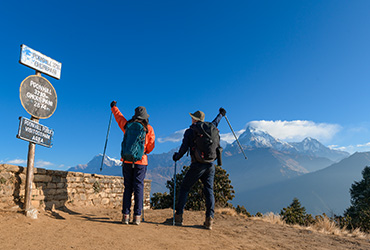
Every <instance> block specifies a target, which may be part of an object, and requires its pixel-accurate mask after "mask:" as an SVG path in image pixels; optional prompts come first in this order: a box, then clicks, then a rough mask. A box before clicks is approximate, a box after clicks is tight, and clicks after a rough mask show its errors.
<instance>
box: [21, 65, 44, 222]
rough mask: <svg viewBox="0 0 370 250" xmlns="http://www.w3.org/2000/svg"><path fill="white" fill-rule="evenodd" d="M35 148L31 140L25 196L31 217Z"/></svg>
mask: <svg viewBox="0 0 370 250" xmlns="http://www.w3.org/2000/svg"><path fill="white" fill-rule="evenodd" d="M36 75H37V76H41V73H40V72H38V71H36ZM31 120H32V121H34V122H39V119H38V118H36V117H33V116H31ZM35 149H36V144H35V143H33V142H30V143H29V145H28V157H27V176H26V190H25V191H26V192H25V197H24V210H25V214H26V216H27V217H31V216H32V213H31V208H32V206H31V194H32V183H33V168H34V165H35Z"/></svg>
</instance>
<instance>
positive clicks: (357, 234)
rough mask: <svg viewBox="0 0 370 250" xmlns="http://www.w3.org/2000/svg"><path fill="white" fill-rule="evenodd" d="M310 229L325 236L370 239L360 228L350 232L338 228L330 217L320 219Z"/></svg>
mask: <svg viewBox="0 0 370 250" xmlns="http://www.w3.org/2000/svg"><path fill="white" fill-rule="evenodd" d="M308 229H310V230H312V231H316V232H319V233H323V234H332V235H338V236H349V237H354V238H361V239H365V238H369V235H368V234H366V233H364V232H362V231H360V229H359V228H357V229H355V230H353V231H349V230H347V229H345V228H340V227H338V226H337V225H336V224H335V222H334V221H332V220H331V219H330V218H328V217H326V216H325V217H323V218H321V219H318V220H317V221H316V223H315V224H313V225H311V226H309V227H308Z"/></svg>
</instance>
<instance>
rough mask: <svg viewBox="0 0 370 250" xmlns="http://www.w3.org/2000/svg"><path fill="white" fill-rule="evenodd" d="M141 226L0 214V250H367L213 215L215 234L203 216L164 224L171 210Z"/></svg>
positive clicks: (99, 213)
mask: <svg viewBox="0 0 370 250" xmlns="http://www.w3.org/2000/svg"><path fill="white" fill-rule="evenodd" d="M144 216H145V222H142V223H141V224H140V225H139V226H136V225H123V224H121V223H120V220H121V213H120V211H119V210H117V209H102V208H94V207H77V206H69V207H65V208H64V209H62V210H53V211H49V212H43V211H42V212H40V213H39V214H38V219H36V220H34V219H30V218H27V217H25V216H24V215H23V214H22V213H21V212H20V211H16V210H15V209H13V210H11V209H10V210H0V249H294V250H296V249H310V250H312V249H335V250H339V249H343V250H344V249H346V250H347V249H370V241H369V239H368V238H367V237H365V238H353V237H348V236H336V235H327V234H323V233H318V232H313V231H310V230H308V229H303V228H297V227H293V226H289V225H279V224H271V223H269V222H265V221H262V220H261V219H256V218H245V217H242V216H235V215H230V214H224V213H216V215H215V224H214V228H213V230H211V231H210V230H206V229H203V228H202V227H201V225H202V224H203V221H204V213H203V212H191V211H186V212H185V215H184V226H182V227H177V226H172V225H170V224H167V223H166V220H167V219H168V218H171V217H172V210H171V209H163V210H149V211H145V214H144Z"/></svg>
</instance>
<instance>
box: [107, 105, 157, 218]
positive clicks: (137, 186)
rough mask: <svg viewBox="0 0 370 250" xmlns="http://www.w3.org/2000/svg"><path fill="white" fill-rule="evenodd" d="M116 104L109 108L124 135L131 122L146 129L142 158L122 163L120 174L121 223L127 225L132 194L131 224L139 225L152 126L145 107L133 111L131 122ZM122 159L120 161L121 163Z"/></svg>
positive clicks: (150, 148) (150, 146)
mask: <svg viewBox="0 0 370 250" xmlns="http://www.w3.org/2000/svg"><path fill="white" fill-rule="evenodd" d="M116 104H117V102H116V101H113V102H112V103H111V104H110V106H111V110H112V113H113V115H114V118H115V119H116V121H117V123H118V126H119V127H120V128H121V130H122V131H123V133H126V126H127V125H128V124H129V123H131V122H140V123H141V124H143V126H144V127H145V129H146V135H145V143H144V155H143V156H142V158H141V159H140V160H138V161H136V162H134V163H132V162H130V161H124V162H123V165H122V172H123V178H124V185H125V189H124V192H123V206H122V214H123V216H122V223H123V224H129V221H130V211H131V197H132V193H134V201H135V205H134V218H133V224H135V225H139V224H140V218H141V209H142V207H143V196H144V178H145V173H146V170H147V165H148V156H147V154H149V153H150V152H152V150H153V149H154V142H155V135H154V130H153V128H152V126H150V125H149V121H148V118H149V115H148V113H147V112H146V109H145V107H142V106H140V107H137V108H136V109H135V115H134V116H133V117H132V118H131V120H129V121H127V120H126V118H125V117H124V116H123V115H122V113H121V112H120V111H119V109H118V108H117V106H116ZM122 160H123V159H121V161H122Z"/></svg>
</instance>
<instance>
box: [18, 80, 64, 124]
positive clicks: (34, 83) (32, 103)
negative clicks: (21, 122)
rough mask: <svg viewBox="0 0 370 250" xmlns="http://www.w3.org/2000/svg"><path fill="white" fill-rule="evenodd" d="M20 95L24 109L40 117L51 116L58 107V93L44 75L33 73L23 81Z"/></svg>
mask: <svg viewBox="0 0 370 250" xmlns="http://www.w3.org/2000/svg"><path fill="white" fill-rule="evenodd" d="M19 96H20V99H21V102H22V105H23V107H24V109H25V110H26V111H27V112H28V113H29V114H30V115H32V116H34V117H36V118H39V119H46V118H49V117H50V116H51V115H52V114H53V113H54V111H55V109H56V108H57V93H56V92H55V89H54V87H53V85H51V83H50V82H49V81H48V80H47V79H46V78H44V77H42V76H36V75H32V76H29V77H27V78H26V79H24V80H23V82H22V83H21V87H20V88H19Z"/></svg>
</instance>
